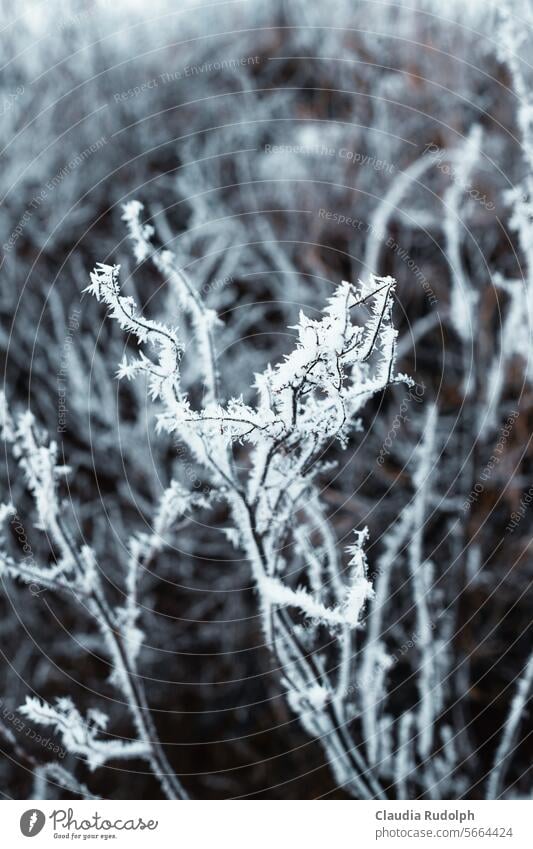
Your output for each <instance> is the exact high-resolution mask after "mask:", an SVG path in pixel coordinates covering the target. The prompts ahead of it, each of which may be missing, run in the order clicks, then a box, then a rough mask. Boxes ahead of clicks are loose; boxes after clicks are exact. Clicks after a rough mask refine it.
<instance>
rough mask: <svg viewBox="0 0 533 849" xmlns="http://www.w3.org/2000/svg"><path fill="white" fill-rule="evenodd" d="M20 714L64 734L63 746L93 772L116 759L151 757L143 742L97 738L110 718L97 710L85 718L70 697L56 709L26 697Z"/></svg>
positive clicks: (61, 700) (62, 701) (31, 697)
mask: <svg viewBox="0 0 533 849" xmlns="http://www.w3.org/2000/svg"><path fill="white" fill-rule="evenodd" d="M19 712H20V713H22V714H23V715H24V716H27V717H28V719H30V720H31V721H32V722H35V723H37V724H39V725H51V726H53V727H54V728H55V730H56V731H57V732H58V733H59V734H61V737H62V741H63V745H64V746H65V748H66V749H67V750H68V751H69V752H72V754H75V755H80V756H81V757H84V758H85V759H86V760H87V764H88V766H89V769H91V770H94V769H97V768H98V767H100V766H103V765H104V764H105V763H107V761H109V760H112V759H114V758H139V757H147V756H148V755H149V751H150V750H149V748H148V747H147V746H146V744H145V743H143V742H140V741H131V742H130V741H128V742H125V741H123V740H99V739H97V735H98V733H99V732H100V731H103V730H104V729H105V728H106V726H107V722H108V717H107V716H106V715H105V714H103V713H102V712H101V711H98V710H94V709H92V710H89V712H88V714H87V719H84V718H83V717H82V715H81V714H80V712H79V711H78V709H77V708H76V707H75V706H74V704H73V702H72V701H71V700H70V699H69V698H60V699H57V700H56V704H55V706H52V705H49V704H47V703H46V702H41V701H40V700H39V699H38V698H35V697H33V696H27V697H26V703H25V704H24V705H23V706H22V707H20V708H19Z"/></svg>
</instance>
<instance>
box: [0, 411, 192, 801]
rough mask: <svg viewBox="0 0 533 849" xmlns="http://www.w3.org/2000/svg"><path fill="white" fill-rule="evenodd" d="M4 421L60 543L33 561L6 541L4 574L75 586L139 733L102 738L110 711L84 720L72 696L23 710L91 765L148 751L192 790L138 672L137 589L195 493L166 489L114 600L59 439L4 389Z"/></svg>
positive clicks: (170, 787) (180, 793)
mask: <svg viewBox="0 0 533 849" xmlns="http://www.w3.org/2000/svg"><path fill="white" fill-rule="evenodd" d="M0 426H1V436H2V438H3V439H4V440H5V441H6V442H7V443H8V444H11V447H12V452H13V455H14V457H15V458H16V459H17V461H18V463H19V466H20V468H21V469H22V471H23V473H24V475H25V478H26V483H27V487H28V489H29V491H30V492H31V494H32V496H33V498H34V501H35V505H36V511H37V517H38V523H37V527H38V528H39V529H40V530H41V531H43V532H44V533H45V534H46V535H47V537H48V539H49V541H50V544H51V546H52V547H53V549H54V551H55V563H53V564H51V565H48V566H39V565H38V564H37V563H36V562H35V559H34V558H32V559H31V562H29V563H28V562H27V561H24V560H23V561H19V560H16V559H15V558H13V557H11V556H10V555H9V554H7V553H6V552H5V546H2V553H1V554H0V574H2V575H7V576H9V577H11V578H15V579H20V580H22V581H24V582H25V583H27V584H31V585H37V586H40V587H45V588H47V589H51V590H56V591H59V592H63V593H67V594H68V595H69V596H70V597H72V598H74V599H75V600H76V601H77V603H78V604H79V605H80V607H81V609H82V610H84V611H85V612H87V613H89V615H90V616H91V618H92V619H93V621H94V623H95V624H96V626H97V628H98V630H99V632H100V635H101V638H102V642H103V646H104V649H105V652H106V654H107V656H108V659H109V663H110V666H111V670H112V672H111V676H110V682H111V683H112V684H113V685H114V686H115V687H116V688H117V690H118V691H119V692H120V693H121V694H122V696H123V697H124V698H125V700H126V704H127V705H128V709H129V712H130V715H131V718H132V720H133V723H134V726H135V729H136V732H137V735H138V736H137V739H136V740H131V741H128V742H126V741H118V740H111V739H109V740H101V739H98V738H97V733H98V732H99V731H103V730H104V729H105V726H106V723H107V717H106V716H105V715H104V714H103V713H101V712H100V711H99V710H97V709H96V708H92V709H91V710H90V711H89V713H88V718H87V720H84V719H83V718H82V716H81V714H80V713H79V711H78V710H77V708H76V707H75V706H74V704H73V703H72V702H71V701H70V699H68V698H62V699H60V700H59V701H58V702H57V704H56V705H55V706H50V705H47V704H46V703H41V702H40V701H39V699H37V698H30V699H27V701H26V704H25V705H24V706H23V707H22V708H21V709H20V710H21V712H22V713H23V714H25V715H26V716H28V717H29V718H31V719H32V720H33V721H34V722H38V723H40V724H46V725H52V726H54V727H55V729H56V730H57V731H58V732H59V733H61V734H62V737H63V743H64V745H65V747H66V748H67V749H68V750H69V751H71V752H72V753H73V754H76V755H78V756H79V757H82V758H84V759H85V760H86V761H87V763H88V765H89V766H90V768H91V769H96V768H97V767H99V766H101V765H102V764H104V763H105V762H106V761H107V760H109V759H111V758H113V759H114V758H132V757H142V758H144V759H146V760H147V761H148V762H149V764H150V766H151V768H152V770H153V772H154V774H155V775H156V776H157V778H158V780H159V782H160V784H161V787H162V790H163V792H164V793H165V794H166V795H167V796H168V797H169V798H186V795H187V794H186V792H185V790H184V789H183V787H182V786H181V783H180V781H179V779H178V778H177V777H176V776H175V775H174V773H173V771H172V769H171V767H170V765H169V763H168V761H167V759H166V756H165V753H164V751H163V748H162V746H161V743H160V742H159V740H158V737H157V733H156V730H155V727H154V725H153V722H152V720H151V717H150V711H149V708H148V703H147V699H146V694H145V692H144V687H143V684H142V678H141V677H140V676H139V674H138V668H137V658H138V654H139V649H140V646H141V644H142V641H143V638H144V634H143V633H142V631H141V629H140V628H139V627H138V622H137V619H138V612H139V609H138V606H137V604H136V589H137V574H138V570H139V568H140V567H143V568H146V566H147V565H148V562H149V560H150V558H151V557H152V556H153V554H154V553H155V551H156V550H157V549H158V548H160V547H161V546H163V545H164V544H165V542H164V535H165V534H166V533H167V531H168V526H169V523H172V522H173V521H174V520H175V519H176V517H177V515H178V514H179V513H180V512H184V511H185V510H186V509H187V505H188V504H189V500H188V499H186V498H185V497H184V494H183V492H182V491H181V489H180V487H179V486H178V485H177V484H176V483H174V482H173V483H172V484H171V485H170V487H169V489H168V490H166V491H165V492H164V494H163V497H162V500H161V505H160V508H159V511H158V513H157V515H156V519H155V522H154V530H153V532H152V534H151V535H136V536H134V537H133V538H132V540H131V541H130V546H129V548H130V559H129V563H128V565H127V569H126V570H125V573H126V574H125V581H124V583H125V586H124V594H125V604H124V606H123V607H120V606H115V607H113V606H111V605H110V604H109V602H108V600H107V598H106V594H105V590H104V584H103V581H102V575H101V573H100V570H99V566H98V563H97V559H96V555H95V553H94V551H93V550H92V549H91V548H90V547H89V546H88V545H81V546H78V545H76V543H75V540H74V538H73V535H72V533H71V531H70V529H69V527H68V523H67V521H66V517H65V513H66V509H65V504H64V503H62V501H61V499H60V495H59V488H58V482H59V481H60V480H61V478H62V477H63V476H64V475H65V474H66V473H67V472H68V469H67V468H66V467H65V466H60V465H57V462H56V459H57V446H56V444H55V443H54V442H50V443H49V444H46V443H45V441H44V438H43V437H42V436H40V435H38V434H37V433H36V428H35V422H34V420H33V416H32V414H31V413H30V412H26V413H23V414H22V415H20V416H19V417H18V419H17V418H13V417H12V416H11V415H10V413H9V411H8V409H7V404H6V400H5V397H4V396H3V395H0ZM191 501H192V499H191ZM14 509H15V508H14V507H13V506H12V505H11V504H4V505H2V507H1V509H0V517H1V518H2V520H3V521H4V522H5V521H6V519H7V518H9V516H10V515H11V514H12V513H13V511H14ZM2 541H3V540H2ZM73 780H74V779H73Z"/></svg>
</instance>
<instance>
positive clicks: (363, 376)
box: [88, 202, 409, 797]
mask: <svg viewBox="0 0 533 849" xmlns="http://www.w3.org/2000/svg"><path fill="white" fill-rule="evenodd" d="M141 213H142V206H141V205H140V204H138V203H136V202H131V203H129V204H128V205H127V206H126V208H125V214H124V218H125V220H126V222H127V225H128V229H129V233H130V236H131V238H132V240H133V243H134V252H135V256H136V258H137V259H139V260H145V259H148V258H149V259H150V260H151V261H152V262H153V263H154V264H155V266H156V267H157V268H158V269H159V271H160V272H161V273H162V274H163V275H164V277H165V278H166V279H167V280H168V281H169V282H170V284H171V285H172V286H174V287H175V289H176V291H177V292H178V294H179V300H180V304H181V307H182V316H183V318H184V319H189V320H190V321H191V323H192V326H193V327H194V329H195V330H196V335H195V339H196V343H197V347H198V351H199V354H200V364H201V372H202V375H203V380H204V385H205V393H204V395H203V398H202V399H201V402H200V403H199V404H197V405H196V406H193V404H192V403H191V402H190V400H189V398H188V393H187V389H188V388H189V387H186V386H183V381H182V378H181V375H180V356H181V347H182V346H181V345H180V341H179V334H178V331H177V330H176V329H174V328H170V327H166V326H164V325H161V324H159V323H158V322H154V321H151V320H148V319H146V318H144V317H143V316H141V314H140V313H139V312H138V309H137V307H136V304H135V303H134V301H133V299H132V298H129V297H127V296H125V295H123V294H122V291H121V287H120V283H119V268H118V267H117V266H108V265H98V266H97V267H96V268H95V270H94V271H93V273H92V274H91V283H90V286H89V287H88V291H89V292H90V293H91V294H93V295H94V296H95V297H96V298H97V299H98V300H99V301H101V302H103V303H104V304H106V305H107V306H108V308H109V311H110V314H111V316H112V317H114V318H115V319H116V320H117V321H118V322H119V324H120V325H121V327H123V329H125V330H126V331H128V332H129V333H130V334H131V335H133V336H134V337H136V339H137V341H138V343H139V344H140V345H141V346H142V347H141V351H140V354H139V357H137V358H136V359H134V360H126V359H125V360H124V361H123V362H122V364H121V366H120V369H119V372H118V375H119V377H122V378H128V379H129V378H132V377H135V376H137V375H138V374H140V373H145V374H146V375H147V377H148V383H149V390H150V394H151V397H152V399H153V400H154V401H159V402H160V403H161V408H160V411H159V412H158V418H157V420H158V429H159V430H160V431H166V432H167V433H169V434H173V435H176V436H178V437H179V439H180V440H181V441H182V442H184V443H185V444H186V445H187V446H188V448H189V450H190V451H191V452H192V453H193V454H194V456H195V458H196V461H197V462H198V464H200V466H201V467H202V468H203V470H204V473H205V474H206V475H208V477H209V485H210V487H211V488H212V491H213V492H216V493H218V496H219V497H222V498H224V499H225V500H226V501H227V502H228V504H229V506H230V508H231V511H232V515H233V521H234V528H233V529H231V530H230V531H229V533H228V536H229V538H230V540H231V542H232V543H233V544H234V545H236V546H238V547H240V548H242V549H243V550H244V551H245V552H246V555H247V557H248V559H249V561H250V564H251V568H252V573H253V577H254V580H255V585H256V588H257V593H258V599H259V603H260V608H261V615H262V622H263V628H264V632H265V638H266V640H267V643H268V644H269V645H270V646H271V648H272V650H273V651H274V653H275V654H276V656H277V658H278V662H279V664H280V668H281V669H282V673H283V681H284V683H285V686H286V687H287V691H288V699H289V703H290V705H291V707H292V708H293V710H294V711H295V712H296V713H297V714H298V716H299V717H300V720H301V722H302V724H303V725H304V727H305V728H306V730H307V731H308V732H309V733H310V734H312V735H313V736H316V737H317V738H318V739H319V740H320V742H321V744H322V745H323V746H324V748H325V749H326V752H327V755H328V758H329V760H330V763H331V765H332V768H333V769H334V771H335V774H336V777H337V779H338V781H339V783H340V784H343V785H345V786H346V787H347V788H348V789H351V790H353V791H354V792H355V793H357V794H358V795H361V796H365V797H370V796H374V795H382V793H381V790H380V789H379V787H378V785H377V784H376V782H375V779H374V778H373V776H372V775H371V773H369V772H368V770H367V769H366V767H365V762H364V759H363V757H362V756H361V755H360V753H359V752H358V750H357V748H356V747H355V746H354V743H353V740H352V739H351V738H350V736H349V732H348V731H347V729H346V727H345V726H346V724H347V723H348V722H349V721H350V719H351V718H353V717H352V716H351V715H350V713H349V710H348V707H347V703H348V694H349V684H350V680H351V674H352V663H353V657H352V656H353V642H352V641H353V634H354V631H355V630H356V629H357V628H358V626H359V621H360V616H361V613H362V611H363V608H364V605H365V602H366V600H367V599H368V598H369V597H370V595H371V593H372V590H371V586H370V583H369V581H368V579H367V576H366V560H365V556H364V551H363V545H364V540H365V538H366V532H365V531H361V532H358V533H357V534H356V540H355V542H354V544H353V545H352V546H351V547H350V548H349V552H348V553H349V555H350V561H349V563H348V566H347V573H346V577H344V576H343V567H342V564H341V561H340V558H339V554H338V552H337V549H336V545H335V542H334V539H333V536H332V531H331V529H330V528H329V527H328V524H327V521H326V520H325V517H324V514H323V507H322V505H321V504H320V500H319V490H318V487H317V485H316V482H315V481H316V478H317V477H318V475H319V474H320V473H321V471H322V470H323V469H325V468H326V463H325V454H326V452H327V450H328V448H329V447H330V446H331V445H332V444H333V443H334V442H335V441H337V442H340V443H341V445H345V444H346V442H347V440H348V439H349V437H350V435H351V434H352V433H353V432H354V430H357V429H359V428H360V422H359V420H358V418H357V414H358V412H359V411H360V410H361V408H362V406H363V405H364V403H365V402H366V401H367V400H368V399H369V398H370V397H372V395H374V394H375V393H377V392H380V391H382V390H383V389H385V388H386V387H387V386H388V385H389V384H390V383H392V382H397V381H407V382H409V379H408V378H407V377H405V376H404V375H395V374H394V350H395V341H396V331H395V330H394V328H393V326H392V319H391V313H392V303H393V300H392V297H393V292H394V280H392V279H391V278H390V277H384V278H375V277H373V276H370V279H369V281H368V282H367V283H360V284H359V286H358V287H354V286H352V285H351V284H349V283H346V282H344V283H342V284H341V285H340V286H339V287H338V288H337V290H336V291H335V292H334V293H333V294H332V295H331V296H330V298H329V299H328V302H327V305H326V307H325V308H324V310H323V316H322V318H320V319H318V320H314V319H309V318H308V317H307V316H305V315H304V314H303V313H302V314H301V315H300V320H299V322H298V325H297V326H296V327H295V328H294V329H295V330H296V332H297V340H296V345H295V348H294V350H293V351H292V353H290V354H288V355H287V356H286V357H285V359H284V360H283V361H282V362H280V363H278V364H277V365H275V366H274V367H271V366H269V367H268V368H267V369H266V370H265V371H263V372H262V373H261V374H256V375H255V389H256V392H257V402H256V404H254V405H252V404H247V403H245V402H244V401H243V400H242V398H230V399H229V400H227V401H225V402H224V401H223V400H222V399H221V398H220V397H219V392H218V378H217V366H216V358H215V343H214V331H215V330H216V327H217V324H218V320H217V317H216V314H214V313H213V312H212V311H210V310H207V309H206V308H205V306H204V305H203V303H202V301H201V299H200V297H199V295H198V293H197V292H196V291H195V290H194V288H193V285H192V283H191V282H190V281H189V280H188V278H187V277H186V276H185V275H184V273H183V272H182V271H181V269H180V268H179V265H178V262H177V260H176V258H175V257H174V256H173V255H172V254H171V252H170V251H168V250H166V249H163V250H158V249H155V248H154V247H153V246H152V244H151V241H150V240H151V237H152V236H153V231H152V228H151V226H150V225H146V224H143V223H142V222H141V218H140V216H141ZM362 312H365V313H366V315H365V320H364V321H362V322H361V323H356V322H355V321H354V316H356V315H357V313H359V314H362ZM243 445H249V446H250V449H251V451H250V452H248V454H247V456H248V460H247V466H246V468H245V471H243V470H242V461H241V464H240V466H241V468H240V470H238V468H237V463H236V462H235V461H236V457H237V455H238V453H239V449H240V446H243ZM316 537H318V538H319V539H320V544H319V546H318V547H317V546H316V543H313V544H311V542H310V541H311V540H312V539H314V538H316ZM291 538H293V539H294V542H295V555H294V558H291V559H290V560H287V558H286V555H285V554H284V551H285V550H286V546H287V544H288V542H289V541H290V539H291ZM295 583H296V586H295V585H294V584H295ZM321 628H326V629H327V630H329V631H330V633H331V636H332V638H333V641H334V643H335V645H336V646H337V652H338V658H339V659H338V666H337V667H336V669H337V674H336V676H335V677H336V678H337V680H336V681H334V680H333V676H332V674H331V673H330V672H328V670H327V666H326V663H327V657H326V654H324V656H321V655H320V654H318V653H317V654H316V655H314V654H313V653H311V652H310V649H309V647H310V645H311V644H312V643H313V641H314V640H316V639H317V636H318V633H319V630H320V629H321Z"/></svg>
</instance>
